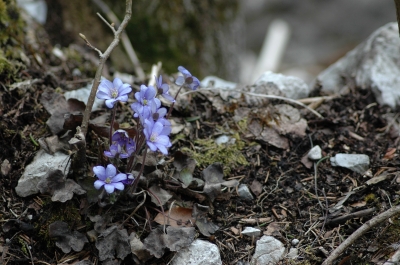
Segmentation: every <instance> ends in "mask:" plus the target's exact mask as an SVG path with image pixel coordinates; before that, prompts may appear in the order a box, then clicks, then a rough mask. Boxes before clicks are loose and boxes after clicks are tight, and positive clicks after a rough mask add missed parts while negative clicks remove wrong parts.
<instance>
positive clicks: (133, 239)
mask: <svg viewBox="0 0 400 265" xmlns="http://www.w3.org/2000/svg"><path fill="white" fill-rule="evenodd" d="M129 244H130V245H131V251H132V253H133V254H135V255H136V257H137V258H138V259H139V260H140V261H141V262H145V261H146V260H148V259H150V258H151V255H150V253H149V252H148V251H147V250H146V248H145V246H144V244H143V242H142V241H140V239H139V236H138V235H137V234H136V233H135V232H132V233H131V234H130V235H129Z"/></svg>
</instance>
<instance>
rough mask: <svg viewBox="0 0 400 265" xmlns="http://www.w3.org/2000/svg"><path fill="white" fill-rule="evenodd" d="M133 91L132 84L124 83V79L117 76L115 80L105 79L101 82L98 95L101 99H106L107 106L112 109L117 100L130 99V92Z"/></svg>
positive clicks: (124, 100)
mask: <svg viewBox="0 0 400 265" xmlns="http://www.w3.org/2000/svg"><path fill="white" fill-rule="evenodd" d="M131 91H132V88H131V86H130V85H129V84H124V83H122V80H121V79H119V78H115V79H114V81H113V82H111V81H109V80H107V79H103V80H101V82H100V85H99V88H98V90H97V95H96V96H97V98H99V99H105V100H106V106H107V107H108V108H110V109H112V108H113V107H114V104H115V103H116V102H117V101H121V102H126V101H128V94H129V93H131Z"/></svg>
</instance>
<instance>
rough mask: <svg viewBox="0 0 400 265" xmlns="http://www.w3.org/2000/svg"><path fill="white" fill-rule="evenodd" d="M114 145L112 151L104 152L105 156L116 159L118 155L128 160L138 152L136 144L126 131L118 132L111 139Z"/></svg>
mask: <svg viewBox="0 0 400 265" xmlns="http://www.w3.org/2000/svg"><path fill="white" fill-rule="evenodd" d="M111 141H112V144H111V145H110V151H104V155H105V156H107V157H110V158H114V157H115V156H116V155H118V156H119V157H120V158H128V157H130V156H131V155H132V154H133V152H135V151H136V143H135V141H133V140H132V139H131V138H129V136H128V133H127V132H126V131H124V130H121V129H119V130H116V131H115V132H114V133H113V135H112V137H111Z"/></svg>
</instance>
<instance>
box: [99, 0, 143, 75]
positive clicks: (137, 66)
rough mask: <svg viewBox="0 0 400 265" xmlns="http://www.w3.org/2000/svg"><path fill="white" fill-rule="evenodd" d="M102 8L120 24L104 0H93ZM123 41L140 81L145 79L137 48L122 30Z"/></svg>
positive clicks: (111, 19) (111, 18) (112, 19)
mask: <svg viewBox="0 0 400 265" xmlns="http://www.w3.org/2000/svg"><path fill="white" fill-rule="evenodd" d="M92 1H93V2H94V3H95V4H96V5H97V6H98V7H99V8H100V9H101V11H102V12H103V13H105V14H106V16H107V18H108V20H110V21H113V22H114V23H116V24H119V20H118V18H117V16H116V15H115V14H114V13H113V12H112V10H111V9H110V8H109V7H108V6H107V5H106V4H105V3H104V2H103V1H102V0H92ZM121 41H122V45H123V46H124V48H125V51H126V52H127V53H128V57H129V59H130V60H131V62H132V64H133V68H134V69H135V72H136V75H137V77H138V78H139V80H140V81H144V80H145V78H146V75H145V74H144V71H143V69H142V67H141V66H140V62H139V59H138V57H137V55H136V53H135V50H134V49H133V47H132V44H131V42H130V41H129V38H128V35H127V34H126V33H125V32H122V34H121Z"/></svg>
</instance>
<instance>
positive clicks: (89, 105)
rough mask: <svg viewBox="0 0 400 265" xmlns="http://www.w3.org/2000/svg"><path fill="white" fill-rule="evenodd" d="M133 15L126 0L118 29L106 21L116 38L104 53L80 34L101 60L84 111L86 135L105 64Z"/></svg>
mask: <svg viewBox="0 0 400 265" xmlns="http://www.w3.org/2000/svg"><path fill="white" fill-rule="evenodd" d="M131 15H132V0H126V10H125V17H124V20H123V21H122V23H121V25H120V26H119V27H118V30H115V29H114V27H112V26H111V25H110V24H109V23H106V24H107V25H108V26H109V27H110V28H111V29H112V31H113V33H114V40H113V41H112V42H111V44H110V46H108V48H107V50H106V51H105V52H104V53H102V52H101V51H100V50H98V49H96V48H94V47H93V45H91V44H90V43H89V41H88V40H87V39H86V37H85V36H83V34H80V36H81V37H82V38H83V40H84V41H85V42H86V44H87V45H88V46H89V47H91V48H93V49H94V50H95V51H97V52H98V53H99V56H100V62H99V66H98V67H97V71H96V75H95V78H94V81H93V86H92V90H91V91H90V95H89V98H88V101H87V104H86V109H85V112H84V113H83V120H82V125H81V129H82V132H83V135H85V136H86V133H87V130H88V124H89V119H90V113H91V112H92V108H93V103H94V100H95V97H96V92H97V89H98V87H99V85H100V81H101V74H102V72H103V67H104V64H105V62H106V61H107V59H108V57H109V56H110V54H111V52H112V50H113V49H114V48H115V47H116V46H117V45H118V43H119V37H120V35H121V33H122V31H123V30H124V29H125V27H126V25H127V24H128V21H129V20H130V19H131ZM103 21H104V20H103ZM105 22H106V21H105Z"/></svg>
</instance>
